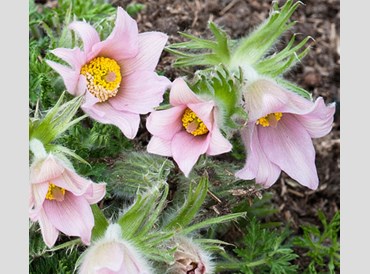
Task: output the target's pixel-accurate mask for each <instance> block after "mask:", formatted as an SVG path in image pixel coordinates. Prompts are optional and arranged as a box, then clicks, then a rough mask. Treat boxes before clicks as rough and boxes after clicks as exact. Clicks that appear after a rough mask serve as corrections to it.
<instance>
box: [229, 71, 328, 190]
mask: <svg viewBox="0 0 370 274" xmlns="http://www.w3.org/2000/svg"><path fill="white" fill-rule="evenodd" d="M243 96H244V101H245V109H246V111H247V112H248V115H249V121H248V125H247V126H246V127H245V128H244V129H243V130H242V132H241V135H242V139H243V141H244V145H245V148H246V154H247V157H246V164H245V166H244V168H243V169H241V170H239V171H238V172H237V173H236V176H237V177H239V178H241V179H245V180H251V179H255V181H256V183H258V184H261V185H263V186H264V187H270V186H271V185H272V184H274V183H275V182H276V180H277V179H278V177H279V175H280V173H281V171H282V170H283V171H284V172H286V173H287V174H288V175H289V176H290V177H291V178H293V179H294V180H296V181H297V182H299V183H300V184H302V185H304V186H306V187H308V188H310V189H313V190H314V189H316V188H317V186H318V184H319V179H318V175H317V170H316V165H315V155H316V153H315V148H314V145H313V142H312V138H319V137H323V136H325V135H326V134H328V133H329V132H330V130H331V129H332V124H333V119H334V112H335V104H334V103H331V104H329V105H326V104H325V103H324V100H323V98H322V97H319V98H317V99H316V100H315V101H314V102H313V101H310V100H308V99H306V98H304V97H302V96H300V95H298V94H297V93H294V92H291V91H289V90H287V89H285V88H283V87H281V86H279V85H278V84H277V83H275V82H274V81H273V80H270V79H262V78H260V79H258V80H255V81H253V82H252V83H249V84H248V85H247V86H246V87H245V90H244V94H243Z"/></svg>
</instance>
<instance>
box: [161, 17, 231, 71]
mask: <svg viewBox="0 0 370 274" xmlns="http://www.w3.org/2000/svg"><path fill="white" fill-rule="evenodd" d="M208 28H209V29H210V31H211V32H212V34H213V37H214V40H207V39H202V38H198V37H196V36H194V35H190V34H187V33H183V32H180V35H181V36H183V37H184V38H187V39H188V40H189V41H186V42H181V43H174V44H171V45H169V46H167V47H166V48H165V50H166V51H168V52H170V53H172V54H174V55H175V56H177V59H176V61H175V63H174V66H175V67H187V66H197V65H201V66H213V65H219V64H225V65H228V64H229V62H230V48H229V40H228V37H227V35H226V32H224V31H223V30H221V28H220V27H218V26H217V25H216V24H215V23H214V22H209V23H208Z"/></svg>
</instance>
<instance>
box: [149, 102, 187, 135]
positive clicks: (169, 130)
mask: <svg viewBox="0 0 370 274" xmlns="http://www.w3.org/2000/svg"><path fill="white" fill-rule="evenodd" d="M185 108H186V106H177V107H172V108H169V109H165V110H158V111H153V112H152V113H150V115H149V116H148V118H147V120H146V128H147V129H148V131H149V132H150V133H151V134H152V135H154V136H158V137H160V138H162V139H164V140H171V139H172V137H173V136H174V135H175V134H176V133H177V132H179V131H180V130H182V129H183V125H182V122H181V118H182V115H183V114H184V111H185Z"/></svg>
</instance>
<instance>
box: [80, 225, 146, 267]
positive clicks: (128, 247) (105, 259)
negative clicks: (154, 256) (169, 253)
mask: <svg viewBox="0 0 370 274" xmlns="http://www.w3.org/2000/svg"><path fill="white" fill-rule="evenodd" d="M121 234H122V233H121V228H120V226H119V225H118V224H110V225H109V226H108V228H107V230H106V232H105V235H104V237H103V238H101V239H99V240H97V241H96V242H94V243H93V244H92V245H91V246H89V247H88V248H87V249H86V250H85V252H84V253H83V254H82V258H81V260H80V262H79V265H78V273H79V274H152V273H153V271H152V270H151V268H150V266H149V264H148V263H147V261H146V260H145V259H144V257H143V256H142V255H141V254H140V252H139V251H138V250H137V249H136V248H135V247H134V246H133V245H132V244H131V243H129V242H128V241H126V240H124V239H122V237H121Z"/></svg>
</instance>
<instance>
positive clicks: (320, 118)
mask: <svg viewBox="0 0 370 274" xmlns="http://www.w3.org/2000/svg"><path fill="white" fill-rule="evenodd" d="M334 113H335V104H334V103H332V104H330V105H329V106H326V105H325V103H324V100H323V98H322V97H319V98H318V99H317V100H316V101H315V103H314V105H313V106H312V111H310V112H309V113H307V114H304V115H296V118H297V119H298V121H299V122H300V123H301V124H302V125H303V126H304V127H305V128H306V130H307V131H308V133H309V134H310V136H311V138H320V137H323V136H325V135H326V134H328V133H329V132H330V131H331V129H332V126H333V121H334Z"/></svg>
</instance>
